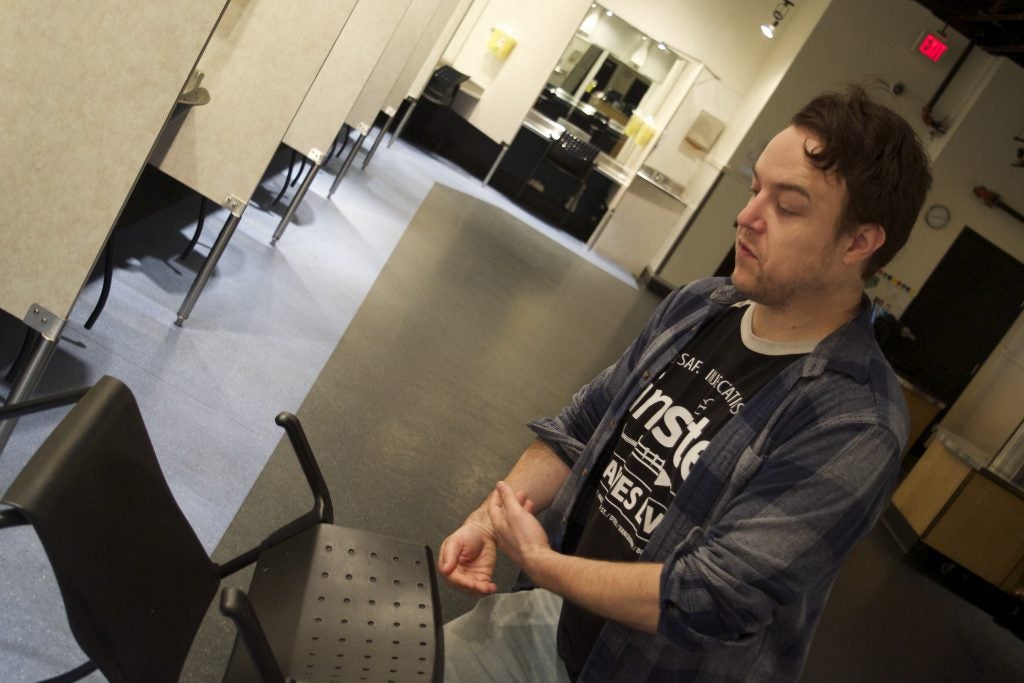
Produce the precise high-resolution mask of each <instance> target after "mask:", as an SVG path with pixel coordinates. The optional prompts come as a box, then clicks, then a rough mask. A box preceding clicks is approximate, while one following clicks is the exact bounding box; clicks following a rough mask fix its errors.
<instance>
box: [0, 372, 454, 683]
mask: <svg viewBox="0 0 1024 683" xmlns="http://www.w3.org/2000/svg"><path fill="white" fill-rule="evenodd" d="M70 396H71V398H72V399H74V398H77V395H70ZM69 400H70V399H69V398H68V395H65V396H62V397H58V398H57V399H55V400H54V401H50V402H49V403H48V402H47V401H45V400H42V401H40V400H36V401H32V402H30V403H31V405H30V404H29V402H27V403H26V404H22V405H20V406H5V407H4V408H3V409H0V418H2V417H5V416H15V415H18V414H23V413H25V412H35V411H36V410H41V409H45V408H46V407H50V406H51V405H60V404H62V403H67V402H68V401H69ZM277 423H278V424H279V425H281V426H282V427H284V429H285V431H286V432H287V434H288V437H289V440H290V441H291V444H292V446H293V448H294V449H295V452H296V454H297V456H298V459H299V463H300V464H301V466H302V470H303V473H304V474H305V476H306V480H307V482H308V484H309V486H310V489H311V490H312V492H313V495H314V504H313V508H312V509H311V510H310V511H309V512H307V513H305V514H304V515H302V516H300V517H299V518H297V519H295V520H294V521H292V522H291V523H289V524H287V525H285V526H284V527H282V528H281V529H279V530H278V531H276V532H275V533H273V534H271V535H270V536H269V537H268V538H267V539H266V540H264V541H263V542H262V543H261V544H260V545H259V546H258V547H256V548H253V549H252V550H250V551H248V552H246V553H243V554H242V555H240V556H238V557H236V558H235V559H233V560H231V561H230V562H227V563H225V564H222V565H218V564H216V563H214V562H212V561H211V560H210V558H209V556H208V555H207V553H206V551H205V550H204V549H203V546H202V545H201V543H200V542H199V539H198V538H197V537H196V535H195V532H194V531H193V530H192V527H191V526H190V525H189V523H188V520H187V519H186V518H185V516H184V514H183V513H182V511H181V509H180V508H179V507H178V505H177V503H176V502H175V500H174V498H173V496H172V495H171V491H170V489H169V488H168V486H167V482H166V481H165V479H164V477H163V473H162V472H161V470H160V466H159V464H158V462H157V459H156V456H155V454H154V452H153V447H152V445H151V443H150V440H149V435H148V433H147V431H146V427H145V424H144V423H143V420H142V415H141V414H140V412H139V408H138V405H137V404H136V402H135V398H134V396H132V394H131V392H130V391H129V390H128V388H127V387H125V386H124V384H122V383H121V382H119V381H118V380H116V379H113V378H110V377H104V378H103V379H101V380H100V381H99V382H98V383H97V384H96V385H95V386H94V387H92V388H91V389H89V390H88V392H87V393H85V394H84V396H83V397H82V398H81V399H80V400H79V401H78V402H77V405H75V406H74V408H72V410H71V411H70V412H69V413H68V414H67V415H66V416H65V417H64V419H63V420H62V421H61V422H60V424H58V426H57V427H56V429H55V430H54V431H53V433H52V434H51V435H50V436H49V437H48V438H47V439H46V441H45V442H44V443H43V445H42V446H40V448H39V450H38V451H37V452H36V453H35V455H33V457H32V458H31V460H29V462H28V463H27V464H26V465H25V467H24V469H23V470H22V472H21V473H20V474H19V475H18V477H17V478H16V479H15V481H14V483H13V484H11V486H10V488H9V489H8V491H7V493H6V494H5V495H4V496H3V498H2V499H0V503H3V504H4V505H9V506H11V508H10V509H5V510H0V527H7V526H17V525H20V524H31V525H32V527H33V528H34V529H35V531H36V533H37V534H38V536H39V540H40V542H41V543H42V545H43V547H44V549H45V550H46V553H47V556H48V557H49V560H50V563H51V565H52V567H53V571H54V574H55V576H56V579H57V583H58V585H59V587H60V591H61V595H62V596H63V599H64V606H65V609H66V611H67V617H68V623H69V625H70V627H71V631H72V633H73V635H74V637H75V639H76V640H77V641H78V644H79V645H80V647H81V648H82V650H83V651H84V652H85V654H86V655H87V656H88V657H89V659H90V660H91V664H87V665H83V666H81V667H78V669H76V670H75V671H74V672H73V673H74V674H75V675H76V677H81V676H84V675H87V674H88V673H91V672H92V671H94V670H95V669H99V671H100V672H101V673H103V675H104V676H106V677H107V679H108V680H110V681H114V682H118V681H131V682H136V681H147V682H156V681H176V680H177V679H178V676H179V674H180V672H181V669H182V667H183V665H184V662H185V658H186V656H187V654H188V652H189V650H190V649H191V646H192V641H193V639H194V638H195V635H196V632H197V630H198V628H199V625H200V623H201V622H202V620H203V617H204V615H205V614H206V612H207V608H208V607H209V604H210V601H211V599H212V598H213V597H214V595H215V594H216V593H217V590H218V588H219V586H220V582H221V579H222V578H223V577H225V576H227V575H229V574H232V573H234V572H236V571H238V570H239V569H241V568H243V567H245V566H247V565H249V564H252V563H253V562H257V565H256V569H255V572H254V578H253V580H252V582H251V584H250V595H249V596H248V597H247V596H246V594H245V593H243V592H242V591H239V590H237V589H234V588H225V589H224V590H223V592H222V595H221V603H220V607H221V611H222V612H223V613H224V614H226V615H227V616H229V617H231V618H232V619H233V620H234V621H235V622H236V624H237V625H238V630H239V635H238V637H237V638H236V641H235V647H234V652H233V653H232V656H231V661H230V663H229V667H228V671H227V673H226V674H225V680H231V681H254V680H264V681H282V682H283V681H284V680H286V678H287V679H288V680H302V681H424V682H426V681H441V680H442V678H443V667H444V661H443V640H442V631H441V623H442V622H441V617H440V610H439V605H440V602H439V600H438V595H437V582H436V577H435V574H434V563H433V559H432V556H431V552H430V548H429V547H426V546H424V545H420V544H416V543H409V542H405V541H400V540H396V539H392V538H387V537H383V536H380V535H377V534H372V533H368V532H364V531H357V530H354V529H346V528H342V527H339V526H335V525H333V524H332V523H331V522H332V519H333V515H334V513H333V506H332V504H331V500H330V495H329V494H328V491H327V487H326V485H325V483H324V480H323V477H322V475H321V473H320V469H319V467H318V466H317V463H316V460H315V458H314V456H313V453H312V450H311V449H310V447H309V443H308V442H307V440H306V437H305V435H304V433H303V431H302V427H301V425H300V424H299V421H298V419H297V418H296V417H295V416H294V415H291V414H289V413H281V414H280V415H278V417H277ZM0 552H2V551H0ZM64 680H72V679H71V678H67V679H64Z"/></svg>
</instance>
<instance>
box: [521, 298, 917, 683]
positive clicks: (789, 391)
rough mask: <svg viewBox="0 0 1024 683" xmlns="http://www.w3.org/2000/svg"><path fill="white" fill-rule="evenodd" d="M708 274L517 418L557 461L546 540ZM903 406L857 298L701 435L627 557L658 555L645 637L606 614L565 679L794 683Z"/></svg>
mask: <svg viewBox="0 0 1024 683" xmlns="http://www.w3.org/2000/svg"><path fill="white" fill-rule="evenodd" d="M742 298H743V297H742V296H741V295H740V294H739V293H737V292H736V290H735V289H734V288H733V287H732V286H731V285H730V284H729V281H728V280H724V279H709V280H703V281H699V282H695V283H692V284H690V285H688V286H686V287H685V288H682V289H678V290H676V291H674V292H673V293H672V294H670V295H669V296H668V297H667V298H666V299H665V301H663V302H662V304H661V305H660V306H659V308H658V310H657V311H656V312H655V313H654V315H653V316H652V317H651V319H650V321H649V322H648V323H647V325H646V327H645V328H644V330H643V331H642V332H641V334H640V335H639V336H638V337H637V339H636V340H635V341H634V342H633V343H632V344H631V345H630V346H629V348H628V349H627V350H626V351H625V353H624V354H623V355H622V357H621V358H620V359H619V360H618V361H617V362H616V363H615V364H614V365H612V366H611V367H609V368H608V369H606V370H605V371H604V372H602V373H601V374H600V375H598V376H597V377H596V378H595V379H594V380H593V381H592V382H590V383H589V384H588V385H587V386H585V387H583V388H582V389H580V391H579V392H577V394H576V395H575V396H574V397H573V398H572V401H571V402H570V403H569V405H567V406H566V407H565V408H564V409H563V410H562V412H561V413H560V414H559V415H558V416H557V417H552V418H545V419H542V420H538V421H536V422H533V423H531V425H530V427H531V428H532V429H533V430H534V432H536V434H537V435H538V436H539V437H540V438H541V439H543V440H544V441H545V442H546V443H548V444H549V445H550V446H551V447H552V448H554V449H555V451H556V452H557V453H558V454H559V455H560V456H561V457H562V458H563V459H565V461H566V462H567V463H568V464H569V465H570V466H571V467H572V472H571V474H570V476H569V478H568V479H567V481H566V482H565V484H564V485H563V486H562V488H561V490H560V491H559V493H558V495H557V496H556V498H555V500H554V502H553V503H552V509H551V511H550V513H549V515H548V517H547V522H546V523H547V528H548V532H549V534H550V537H551V543H552V547H554V548H555V549H556V550H559V549H561V548H562V547H564V545H565V544H566V541H567V536H568V537H570V538H569V540H570V541H571V536H572V534H573V533H574V530H576V529H578V528H579V525H580V524H581V520H577V519H574V518H573V515H572V510H573V508H574V503H575V502H576V499H577V497H578V496H579V495H580V492H581V491H582V490H583V488H584V481H585V480H586V479H587V477H588V476H590V474H591V472H592V470H593V469H594V467H595V466H596V464H597V461H598V458H599V457H600V456H601V454H602V453H604V452H605V450H606V449H607V448H609V447H610V445H611V444H612V443H613V441H614V439H615V438H616V437H617V436H618V426H619V424H620V421H621V418H622V416H623V414H624V413H625V411H626V409H627V407H628V406H629V405H630V404H631V403H632V402H633V400H634V399H635V398H636V396H637V395H638V394H639V392H640V391H641V390H642V389H643V387H644V386H646V385H647V384H648V383H649V382H650V378H651V377H653V376H655V375H656V374H657V373H658V372H659V371H660V370H661V369H662V368H663V367H665V366H666V365H667V364H668V363H669V362H670V361H671V360H673V359H674V358H676V357H677V356H678V355H679V354H680V353H681V352H682V350H683V349H684V348H685V347H686V345H687V343H689V341H690V340H691V339H692V338H693V336H694V335H695V334H696V333H697V332H698V331H699V330H700V329H701V328H702V327H703V326H704V325H705V324H706V323H707V322H708V321H709V320H710V319H712V318H713V317H714V316H715V315H717V314H718V313H719V312H721V311H722V310H724V309H725V308H727V307H728V306H730V305H732V304H734V303H736V302H737V301H740V300H742ZM906 438H907V415H906V406H905V404H904V402H903V397H902V393H901V391H900V388H899V385H898V383H897V381H896V377H895V375H894V374H893V372H892V370H891V368H890V367H889V364H888V363H887V362H886V360H885V358H884V357H883V356H882V353H881V351H880V350H879V348H878V346H877V344H876V343H875V340H874V335H873V331H872V327H871V321H870V309H869V306H868V305H867V301H866V300H865V301H864V305H863V306H862V309H861V311H860V313H859V315H858V316H857V317H856V318H855V319H854V320H853V321H851V322H850V323H848V324H846V325H844V326H843V327H841V328H840V329H839V330H837V331H835V332H834V333H832V334H831V335H829V336H828V337H827V338H825V339H824V340H822V341H821V342H820V343H819V344H818V345H817V347H816V348H815V349H814V351H813V352H811V353H810V354H808V355H807V356H805V357H804V358H803V359H801V360H799V361H797V362H795V363H794V364H793V365H791V366H789V367H788V368H786V369H785V370H784V371H783V372H781V373H780V374H779V375H777V376H776V377H775V378H774V379H772V380H770V381H769V382H768V383H767V384H765V385H764V387H762V389H761V390H760V391H759V392H758V393H757V394H756V395H755V396H754V397H753V398H752V399H751V400H750V401H749V402H748V403H747V404H746V406H745V407H744V409H743V411H742V412H740V413H739V415H737V416H736V417H734V418H733V419H731V420H730V421H729V422H728V423H726V424H725V425H724V426H723V427H722V429H721V430H720V431H719V432H718V434H717V435H716V436H715V437H714V438H713V439H712V441H711V443H710V444H709V445H708V447H707V449H706V450H705V451H704V453H703V455H702V457H701V459H700V460H699V461H698V463H697V465H696V466H695V467H694V469H693V471H692V472H691V474H690V476H689V477H688V478H687V479H686V482H685V483H684V485H683V488H681V489H680V490H679V492H678V493H677V495H676V498H675V500H674V502H673V504H672V506H671V507H670V508H669V510H668V512H667V513H666V515H665V518H664V519H663V520H662V522H661V524H660V525H659V526H658V527H657V529H656V530H655V532H654V534H653V535H652V537H651V539H650V542H649V543H648V545H647V547H646V549H645V550H644V552H643V554H642V555H641V556H640V558H639V561H641V562H659V563H664V569H663V570H662V573H661V616H660V618H659V622H658V632H657V633H656V634H648V633H642V632H640V631H636V630H633V629H630V628H628V627H626V626H623V625H621V624H619V623H617V622H613V621H608V622H607V624H606V625H605V627H604V629H603V631H602V632H601V634H600V637H599V638H598V641H597V643H596V644H595V646H594V649H593V650H592V652H591V654H590V657H589V659H588V660H587V662H586V665H585V667H584V669H583V672H582V673H581V675H580V678H579V680H580V681H594V682H598V681H600V682H602V683H604V682H606V681H624V682H625V681H628V682H629V683H635V682H636V681H715V682H716V683H717V682H720V681H731V680H735V681H745V682H746V681H795V680H797V679H798V678H799V675H800V671H801V669H802V668H803V664H804V661H805V659H806V657H807V651H808V649H809V646H810V641H811V636H812V634H813V632H814V627H815V625H816V624H817V621H818V617H819V615H820V614H821V610H822V608H823V607H824V605H825V599H826V598H827V596H828V592H829V590H830V589H831V587H832V583H833V582H834V580H835V577H836V574H837V573H838V571H839V567H840V564H841V562H842V560H843V558H844V557H845V555H846V553H847V552H848V551H849V550H850V548H851V547H852V546H853V544H854V543H855V542H856V541H857V540H858V539H859V538H860V537H862V536H863V535H864V534H865V533H867V532H868V531H869V530H870V529H871V527H872V526H873V525H874V524H875V522H876V521H877V519H878V517H879V515H880V514H881V511H882V509H883V507H884V506H885V504H886V503H887V501H888V499H889V495H890V493H891V492H892V488H893V486H894V485H895V482H896V476H897V473H898V470H899V462H900V453H901V451H902V448H903V444H904V443H905V442H906Z"/></svg>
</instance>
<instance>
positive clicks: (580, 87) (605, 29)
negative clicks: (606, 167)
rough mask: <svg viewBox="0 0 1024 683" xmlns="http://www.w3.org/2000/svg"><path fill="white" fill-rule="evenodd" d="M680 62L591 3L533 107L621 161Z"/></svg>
mask: <svg viewBox="0 0 1024 683" xmlns="http://www.w3.org/2000/svg"><path fill="white" fill-rule="evenodd" d="M685 64H686V62H685V60H683V59H682V58H681V57H680V56H679V55H678V54H676V53H675V52H673V51H672V50H671V49H670V48H668V47H667V46H666V45H665V44H664V43H661V42H659V41H657V40H655V39H654V38H652V37H651V36H648V35H645V34H643V33H642V32H640V31H639V30H637V29H636V28H635V27H633V26H632V25H631V24H629V23H628V22H626V21H624V20H622V19H621V18H620V17H618V16H617V15H615V14H614V13H613V12H611V11H610V10H607V9H605V8H604V7H602V6H601V5H598V4H596V3H595V4H593V5H591V8H590V11H589V12H588V13H587V16H586V17H585V18H584V20H583V23H582V24H580V27H579V29H577V31H576V35H575V36H573V38H572V40H571V41H570V42H569V45H568V46H567V47H566V49H565V51H564V52H563V53H562V57H561V59H559V61H558V64H557V65H556V66H555V69H554V71H552V72H551V75H550V76H549V77H548V81H547V85H546V86H545V88H544V90H543V91H542V92H541V94H540V96H539V97H538V98H537V102H536V104H535V105H534V109H536V110H537V111H538V112H539V113H541V114H543V115H544V116H546V117H547V118H549V119H551V120H552V121H555V122H556V123H558V124H560V125H561V126H563V127H564V128H566V130H568V131H569V132H571V133H572V134H574V135H576V136H577V137H580V138H582V139H584V140H586V141H588V142H590V143H591V144H593V145H595V146H596V147H598V148H599V149H600V150H601V151H603V152H604V153H606V154H608V155H609V156H612V157H615V158H618V159H619V160H620V161H621V160H622V159H623V158H624V157H625V156H627V155H628V154H629V152H630V151H631V148H632V147H635V145H636V144H640V145H641V146H642V145H643V144H644V136H645V132H644V126H643V123H644V122H650V121H651V117H652V116H653V115H654V114H655V112H656V109H657V107H658V105H659V104H660V103H661V101H662V100H664V95H665V91H666V90H668V89H670V88H671V86H672V83H673V82H674V81H675V78H676V77H677V76H678V74H679V73H680V71H681V67H682V66H685ZM648 125H652V124H650V123H648ZM651 132H653V131H649V132H647V133H646V136H647V137H648V138H649V136H650V134H651ZM631 138H632V142H633V143H634V144H633V145H631V144H630V142H631Z"/></svg>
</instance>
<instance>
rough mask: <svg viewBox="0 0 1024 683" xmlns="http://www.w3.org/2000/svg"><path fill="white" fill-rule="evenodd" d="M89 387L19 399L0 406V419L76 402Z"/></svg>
mask: <svg viewBox="0 0 1024 683" xmlns="http://www.w3.org/2000/svg"><path fill="white" fill-rule="evenodd" d="M90 388H91V387H85V388H84V389H74V390H72V391H65V392H62V393H59V394H51V395H50V396H43V397H41V398H33V399H30V400H28V401H21V402H20V403H13V404H10V405H5V406H0V421H2V420H7V419H9V418H14V417H21V416H23V415H29V414H31V413H38V412H41V411H43V410H49V409H51V408H59V407H60V406H66V405H68V404H71V403H76V402H77V401H78V399H80V398H82V397H83V396H85V395H86V394H87V393H88V392H89V389H90Z"/></svg>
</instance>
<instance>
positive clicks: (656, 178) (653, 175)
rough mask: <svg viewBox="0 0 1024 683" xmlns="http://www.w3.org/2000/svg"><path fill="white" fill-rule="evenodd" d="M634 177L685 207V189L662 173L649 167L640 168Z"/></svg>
mask: <svg viewBox="0 0 1024 683" xmlns="http://www.w3.org/2000/svg"><path fill="white" fill-rule="evenodd" d="M636 177H637V178H640V179H642V180H645V181H646V182H648V183H650V184H651V185H653V186H654V187H656V188H658V189H659V190H661V191H662V192H664V193H665V194H667V195H668V196H669V197H671V198H672V199H674V200H676V201H677V202H679V203H680V204H682V205H683V206H686V202H685V201H683V191H684V190H685V189H686V188H684V187H683V186H682V185H680V184H679V183H677V182H675V181H674V180H672V179H671V178H669V177H668V176H667V175H665V174H664V173H662V172H660V171H658V170H655V169H653V168H651V167H650V166H641V167H640V170H639V171H637V172H636Z"/></svg>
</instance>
